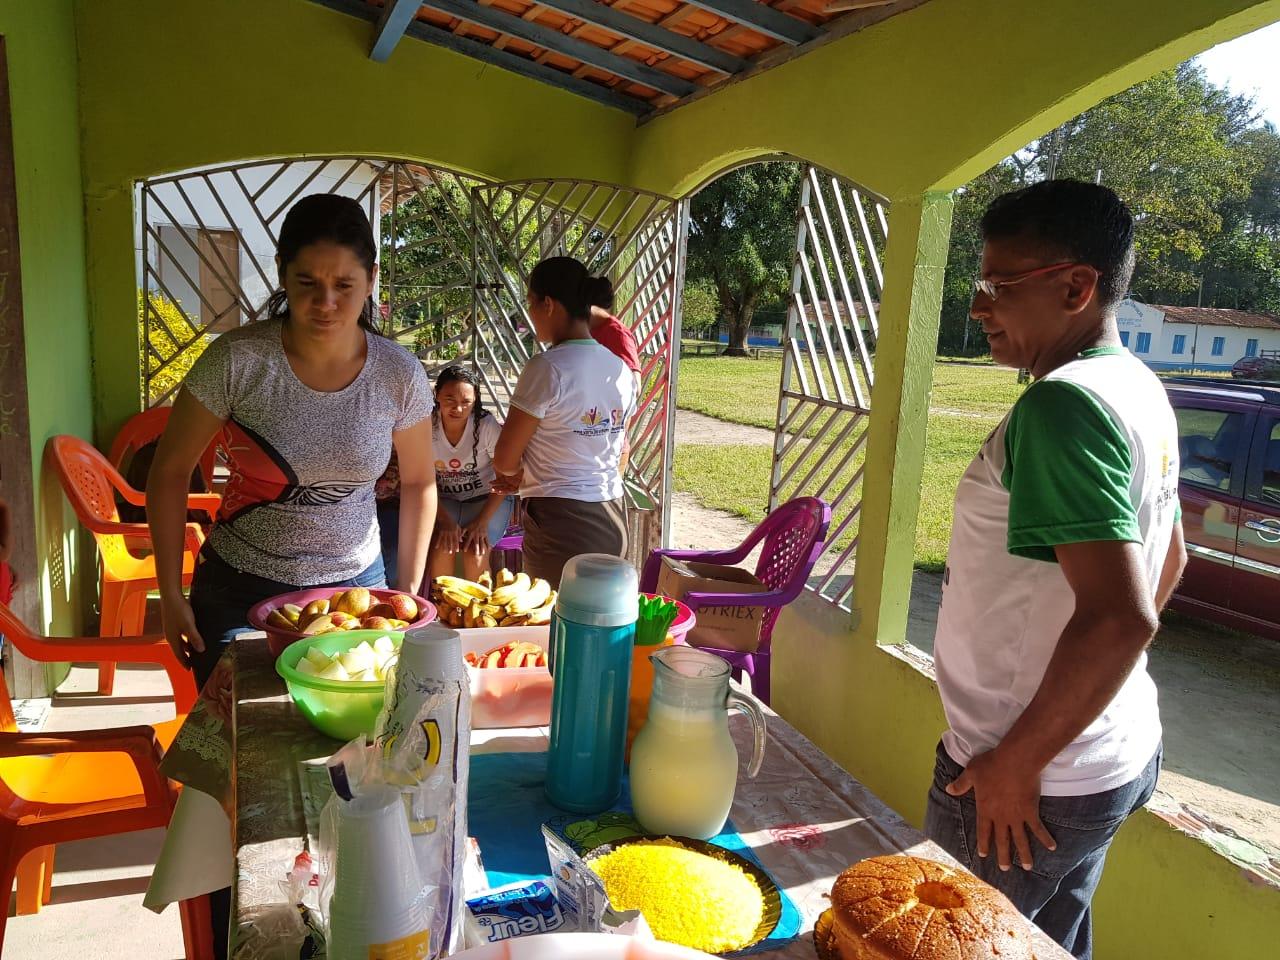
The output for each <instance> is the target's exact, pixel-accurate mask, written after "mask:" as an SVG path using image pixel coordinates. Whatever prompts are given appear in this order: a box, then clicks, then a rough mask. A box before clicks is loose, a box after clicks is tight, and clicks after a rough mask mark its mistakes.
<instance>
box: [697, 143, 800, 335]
mask: <svg viewBox="0 0 1280 960" xmlns="http://www.w3.org/2000/svg"><path fill="white" fill-rule="evenodd" d="M802 173H803V167H802V165H801V164H798V163H794V162H786V161H776V162H769V163H758V164H753V165H751V166H749V167H742V168H740V169H738V170H734V171H732V172H730V173H726V174H725V175H724V176H723V177H721V178H720V179H718V180H715V181H714V182H712V183H711V184H709V185H708V186H706V187H704V188H703V189H702V190H701V191H700V192H699V193H698V194H697V195H696V196H695V197H694V198H693V202H692V205H691V210H690V215H689V219H690V222H689V242H688V261H687V265H686V271H687V276H688V282H689V283H695V284H696V283H698V282H700V281H705V282H708V283H710V284H711V285H712V286H713V287H714V288H715V292H716V296H717V298H718V300H719V305H720V319H721V322H722V324H723V325H724V326H726V327H727V328H728V330H729V347H728V349H727V350H726V351H725V355H726V356H746V344H747V331H748V330H749V329H750V327H751V320H752V317H754V316H755V312H756V308H757V307H758V306H761V305H762V304H766V303H772V302H775V301H778V300H781V299H783V298H784V297H785V296H786V295H787V291H788V289H789V287H790V283H791V264H792V259H793V258H794V256H795V226H796V204H797V201H798V199H799V196H800V177H801V175H802Z"/></svg>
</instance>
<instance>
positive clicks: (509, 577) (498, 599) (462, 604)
mask: <svg viewBox="0 0 1280 960" xmlns="http://www.w3.org/2000/svg"><path fill="white" fill-rule="evenodd" d="M431 598H432V600H434V601H435V602H436V605H437V607H438V608H439V615H440V620H441V621H442V622H443V623H447V624H449V625H450V626H453V627H464V628H465V627H519V626H540V625H542V624H545V623H550V622H551V610H552V608H553V607H554V606H555V602H556V593H555V591H554V590H552V589H551V584H549V583H547V581H545V580H542V579H532V580H531V579H530V578H529V575H528V574H527V573H512V572H511V571H510V570H502V571H501V572H499V574H498V585H497V586H496V587H495V586H493V583H492V579H491V578H490V576H489V574H488V573H485V574H483V575H482V576H481V577H480V579H479V580H478V581H476V580H464V579H462V578H461V577H436V579H435V582H434V583H433V584H432V587H431Z"/></svg>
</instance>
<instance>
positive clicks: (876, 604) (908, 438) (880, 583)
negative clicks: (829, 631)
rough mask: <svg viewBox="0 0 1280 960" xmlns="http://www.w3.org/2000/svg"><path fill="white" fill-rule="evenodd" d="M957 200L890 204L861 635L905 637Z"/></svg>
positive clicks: (857, 588) (858, 589)
mask: <svg viewBox="0 0 1280 960" xmlns="http://www.w3.org/2000/svg"><path fill="white" fill-rule="evenodd" d="M950 236H951V197H950V195H949V194H945V193H927V194H924V195H923V196H920V197H914V198H910V199H907V200H894V201H893V203H892V204H891V205H890V207H889V239H888V244H887V245H886V248H885V277H884V283H885V285H884V294H883V297H882V302H881V304H880V335H879V339H878V340H877V341H876V357H875V386H874V387H873V388H872V391H871V426H870V432H869V435H868V438H867V465H866V477H865V480H864V484H863V490H864V491H865V493H864V494H863V501H862V517H861V519H860V525H859V535H858V556H857V573H856V575H855V577H854V590H853V610H854V624H855V634H856V640H857V641H867V640H874V641H875V642H876V643H878V644H900V643H902V642H903V640H904V639H905V637H906V628H907V607H908V604H909V602H910V599H911V573H912V566H913V559H914V555H915V538H916V517H917V514H918V512H919V507H920V480H921V475H922V471H923V466H924V439H925V427H926V424H927V421H928V417H929V391H930V389H931V388H932V386H933V363H934V355H935V352H936V350H937V345H938V320H939V314H940V311H941V308H942V281H943V275H944V273H945V271H946V266H947V243H948V240H949V239H950Z"/></svg>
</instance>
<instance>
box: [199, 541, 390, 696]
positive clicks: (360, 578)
mask: <svg viewBox="0 0 1280 960" xmlns="http://www.w3.org/2000/svg"><path fill="white" fill-rule="evenodd" d="M386 585H387V582H386V578H385V577H384V576H383V573H382V559H381V558H377V559H375V560H374V561H373V563H372V564H370V565H369V567H368V569H366V570H364V571H362V572H361V573H359V574H357V575H356V576H354V577H352V578H351V579H350V580H341V581H338V582H336V583H313V584H302V585H298V584H290V583H279V582H278V581H275V580H268V579H266V578H265V577H256V576H254V575H253V574H251V573H244V572H242V571H240V570H237V569H236V568H235V567H233V566H231V565H230V564H229V563H227V562H226V561H225V560H223V559H222V558H221V557H219V556H218V555H217V554H216V553H214V552H213V551H212V550H210V549H209V548H208V546H206V547H205V548H204V549H203V550H202V551H200V556H199V557H198V558H197V561H196V572H195V575H194V576H193V578H192V581H191V612H192V613H193V614H195V619H196V629H197V630H199V631H200V636H201V637H202V638H203V639H204V653H200V654H196V656H195V659H194V661H193V662H192V665H191V670H192V672H193V673H194V674H195V677H196V686H197V687H200V688H201V689H203V688H204V685H205V681H207V680H208V679H209V675H210V674H211V673H213V668H214V667H216V666H217V665H218V661H219V660H220V659H221V658H222V654H223V653H225V652H226V644H228V643H230V642H231V641H232V640H234V639H235V637H236V635H237V634H241V633H247V632H248V631H250V630H252V629H253V627H251V626H249V623H248V619H247V617H246V614H247V613H248V612H249V608H250V607H252V606H253V605H254V604H256V603H260V602H262V601H263V600H266V599H268V598H270V597H274V596H277V595H279V594H281V593H291V592H293V591H294V590H307V589H310V588H311V587H385V586H386Z"/></svg>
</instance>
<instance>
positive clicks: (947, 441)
mask: <svg viewBox="0 0 1280 960" xmlns="http://www.w3.org/2000/svg"><path fill="white" fill-rule="evenodd" d="M781 366H782V364H781V361H780V360H743V359H725V358H719V357H715V358H712V357H707V358H700V357H688V358H685V359H683V360H682V361H681V363H680V383H679V392H678V397H679V404H680V406H681V407H683V408H686V409H690V410H696V411H698V412H700V413H705V414H707V415H708V416H713V417H716V418H718V419H721V420H728V421H731V422H735V423H745V424H748V425H751V426H758V427H766V428H770V429H771V428H772V427H773V423H774V418H775V416H776V414H777V390H778V382H779V377H780V374H781ZM1022 389H1023V388H1022V387H1020V386H1018V383H1017V374H1016V373H1015V372H1014V371H1012V370H1006V369H1002V368H997V367H994V366H991V365H969V364H960V363H947V362H941V363H938V364H936V365H935V367H934V392H933V397H932V400H931V405H930V416H929V427H928V432H927V434H926V438H925V465H924V480H923V484H922V490H921V507H920V520H919V524H918V526H917V529H916V545H915V557H916V565H917V566H918V567H921V568H924V569H935V570H936V569H941V567H942V565H943V563H944V562H945V561H946V555H947V544H948V541H949V540H950V538H951V513H952V501H953V499H954V497H955V490H956V484H957V483H958V482H959V480H960V475H961V474H962V473H964V470H965V468H966V467H967V466H968V465H969V462H970V461H971V460H972V459H973V456H974V454H975V453H976V452H977V450H978V447H979V446H980V445H981V444H982V441H983V440H984V439H986V436H987V434H988V433H990V431H991V430H992V428H994V427H995V425H996V424H997V423H998V422H999V421H1000V418H1001V417H1002V416H1003V415H1004V413H1005V411H1006V410H1008V409H1009V407H1010V406H1012V405H1013V402H1014V400H1016V399H1017V397H1018V395H1019V393H1020V392H1021V390H1022ZM676 439H677V443H678V441H679V436H678V435H677V437H676ZM849 446H850V443H849V442H845V443H843V444H840V445H838V446H837V447H836V448H835V449H834V450H823V451H821V452H820V453H821V456H820V459H821V460H822V462H823V464H824V466H823V468H821V469H820V471H819V476H824V475H825V473H824V472H823V471H825V470H827V468H828V467H827V465H831V467H832V468H834V465H835V464H837V463H839V462H840V461H841V459H842V458H843V456H844V454H845V453H846V452H847V451H848V449H849ZM818 453H819V452H818V451H815V457H814V459H819V457H818V456H817V454H818ZM861 459H862V454H861V453H859V454H858V455H857V456H855V457H854V458H853V459H852V460H851V461H850V462H849V463H848V464H847V465H846V466H845V467H844V468H843V470H842V471H841V478H842V479H843V478H844V477H849V476H852V474H853V472H854V471H856V470H857V468H858V466H859V465H860V463H861ZM771 460H772V448H771V447H770V446H768V445H761V446H747V445H724V446H702V445H697V446H695V445H684V446H680V445H678V446H677V447H676V462H675V485H676V489H677V490H681V491H685V492H688V493H692V494H693V495H694V496H696V497H697V498H698V500H699V501H700V502H701V503H703V504H704V505H705V506H708V507H715V508H717V509H720V510H726V511H728V512H730V513H734V514H737V515H738V516H741V517H745V518H747V519H749V520H752V521H758V520H760V519H761V518H762V517H763V516H764V509H765V505H766V503H767V500H768V495H769V473H770V469H771ZM785 465H786V464H784V466H785ZM808 471H809V464H806V465H805V466H803V467H802V468H801V469H800V470H798V471H797V475H796V477H795V479H796V480H798V479H800V478H801V477H802V476H803V475H804V474H805V473H807V472H808ZM809 486H810V487H812V486H813V483H812V482H811V483H810V484H809ZM841 519H842V515H841V514H840V513H837V515H836V517H835V523H836V524H839V522H840V521H841ZM855 529H856V528H854V527H851V528H850V529H849V530H847V531H846V532H845V534H844V536H842V537H841V540H842V541H845V542H847V541H848V540H849V539H850V538H851V537H852V536H853V534H854V531H855Z"/></svg>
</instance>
